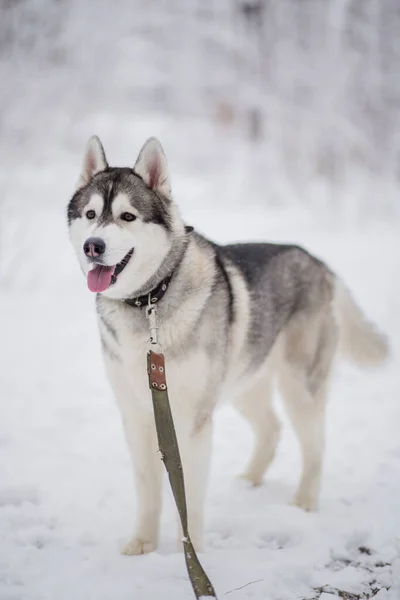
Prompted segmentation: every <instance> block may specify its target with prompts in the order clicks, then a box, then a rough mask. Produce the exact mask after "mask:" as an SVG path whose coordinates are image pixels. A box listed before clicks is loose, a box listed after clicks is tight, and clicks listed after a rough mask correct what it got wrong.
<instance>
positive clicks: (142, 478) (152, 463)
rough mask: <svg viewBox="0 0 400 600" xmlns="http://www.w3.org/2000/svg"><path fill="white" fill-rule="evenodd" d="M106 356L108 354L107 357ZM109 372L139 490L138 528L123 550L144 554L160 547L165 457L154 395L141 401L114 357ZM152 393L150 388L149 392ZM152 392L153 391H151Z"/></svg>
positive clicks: (144, 385)
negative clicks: (159, 442)
mask: <svg viewBox="0 0 400 600" xmlns="http://www.w3.org/2000/svg"><path fill="white" fill-rule="evenodd" d="M106 358H107V357H106ZM105 364H106V367H107V374H108V377H109V380H110V383H111V386H112V388H113V392H114V395H115V397H116V400H117V403H118V406H119V408H120V411H121V415H122V422H123V426H124V430H125V437H126V441H127V444H128V448H129V453H130V457H131V462H132V467H133V475H134V482H135V492H136V528H135V533H134V535H133V537H132V539H131V540H130V542H129V543H128V544H127V545H126V546H125V548H124V549H123V551H122V552H123V554H128V555H134V554H145V553H147V552H152V551H153V550H155V549H156V548H157V544H158V538H159V527H160V516H161V507H162V461H161V458H160V454H159V452H158V444H157V436H156V429H155V423H154V415H153V411H152V406H151V399H150V397H149V398H148V404H147V405H146V403H143V402H140V400H139V398H138V397H137V394H135V388H134V387H133V384H132V382H130V381H128V380H126V379H125V373H124V371H123V369H122V368H121V367H120V365H119V364H117V363H116V362H115V361H114V362H112V361H109V360H106V361H105ZM145 368H146V364H145V363H144V364H143V382H140V379H139V378H138V381H137V387H138V393H140V390H141V391H142V395H143V394H145V393H146V391H147V390H148V387H147V380H146V372H145ZM148 393H149V392H148ZM149 396H150V394H149Z"/></svg>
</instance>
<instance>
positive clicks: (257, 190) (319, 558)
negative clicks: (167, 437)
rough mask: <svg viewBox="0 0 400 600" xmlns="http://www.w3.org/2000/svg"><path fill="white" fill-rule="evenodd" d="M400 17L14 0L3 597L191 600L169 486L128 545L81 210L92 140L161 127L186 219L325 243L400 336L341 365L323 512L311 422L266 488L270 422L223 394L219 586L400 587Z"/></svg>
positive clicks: (340, 5) (3, 117)
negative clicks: (77, 236) (303, 459)
mask: <svg viewBox="0 0 400 600" xmlns="http://www.w3.org/2000/svg"><path fill="white" fill-rule="evenodd" d="M399 31H400V8H399V4H398V0H326V1H325V2H322V1H321V0H242V1H239V0H238V1H236V2H235V1H233V0H231V1H228V0H185V2H179V1H178V0H169V1H168V2H167V1H166V0H158V1H156V0H129V1H128V0H120V1H119V2H118V3H111V2H106V1H105V0H97V1H96V2H94V1H92V2H90V1H87V2H79V1H78V0H58V1H57V2H55V1H53V2H52V1H51V0H3V1H2V2H1V3H0V81H1V86H0V189H1V195H0V308H1V311H0V315H1V316H0V327H1V328H0V340H1V342H0V343H1V346H0V358H1V360H0V365H1V367H0V390H1V391H0V600H54V598H57V599H59V600H71V599H72V598H73V599H74V600H75V599H76V600H92V599H93V600H94V599H96V600H111V599H113V600H114V598H119V599H120V600H125V599H126V600H128V599H132V598H134V599H135V600H153V599H155V598H157V599H158V600H172V599H173V600H185V599H186V598H188V599H189V598H191V597H192V596H191V590H190V587H189V584H188V583H187V581H186V573H185V568H184V561H183V558H182V556H181V555H180V554H177V553H175V545H174V533H175V523H174V518H173V506H172V503H171V501H167V502H166V507H165V513H164V526H163V536H162V543H161V546H160V549H159V551H158V552H157V553H153V554H151V555H149V556H144V557H136V558H128V557H123V556H120V555H119V550H120V549H121V547H122V546H123V544H124V542H126V540H127V539H128V537H129V536H130V534H131V532H132V527H133V515H134V510H133V509H134V506H133V498H134V495H133V489H132V486H133V484H132V482H131V473H130V466H129V460H128V453H127V450H126V448H125V442H124V439H123V434H122V427H121V423H120V418H119V413H118V410H117V408H116V406H115V404H114V401H113V398H112V396H111V392H110V390H109V388H108V386H107V383H106V382H105V378H104V374H103V369H102V364H101V358H100V351H99V343H98V337H97V331H96V324H95V317H94V311H93V298H92V297H91V296H90V294H89V292H88V291H87V288H86V284H85V282H84V280H83V279H82V278H81V275H80V272H79V269H78V266H77V263H76V260H75V258H74V256H73V254H72V249H71V248H70V246H69V242H68V239H67V232H66V225H65V206H66V204H67V202H68V199H69V197H70V195H71V193H72V191H73V188H74V184H75V182H76V180H77V177H78V171H79V168H80V163H81V159H82V152H83V148H84V146H85V143H86V140H87V138H88V137H89V136H90V135H91V134H93V133H97V134H98V135H99V136H100V138H101V139H102V141H103V142H104V145H105V148H106V152H107V155H108V159H109V162H110V163H111V164H113V165H126V164H133V162H134V160H135V158H136V155H137V153H138V151H139V149H140V147H141V145H142V143H143V142H144V141H145V139H146V138H147V137H149V136H150V135H156V136H158V137H159V138H160V140H161V141H162V143H163V145H164V148H165V150H166V153H167V156H168V158H169V164H170V169H171V179H172V185H173V190H174V194H175V197H176V199H177V201H178V202H179V204H180V206H181V208H182V212H183V215H184V216H185V218H186V220H187V222H188V223H190V224H193V225H195V226H196V227H197V228H198V229H199V230H200V231H202V232H203V233H205V234H206V235H208V236H209V237H211V238H213V239H214V240H216V241H219V242H228V241H235V240H246V239H249V240H250V239H251V240H270V241H285V242H286V241H290V242H297V243H300V244H303V245H305V246H306V247H307V248H308V249H309V250H311V251H312V252H314V253H315V254H316V255H318V256H319V257H321V258H322V259H324V260H326V261H327V262H328V263H329V265H330V266H331V267H332V268H333V269H335V270H336V271H337V272H338V273H340V274H341V275H342V277H343V278H344V279H345V281H346V282H347V283H348V284H349V286H350V287H351V289H352V290H353V291H354V294H355V296H356V298H357V300H358V301H359V303H360V304H361V305H362V307H363V308H364V309H365V311H366V312H367V313H368V315H369V316H370V317H371V318H373V319H374V320H375V321H376V322H378V323H379V324H380V326H381V327H382V329H384V330H385V331H387V332H388V334H389V336H390V339H391V342H392V348H393V352H392V359H391V361H390V362H389V363H388V365H387V366H385V367H384V368H382V369H379V370H376V371H373V372H370V373H366V372H360V371H357V370H355V369H353V368H351V367H350V366H349V365H345V364H342V365H340V366H339V367H338V369H337V372H336V375H335V379H334V384H333V387H332V393H331V399H330V405H329V411H328V424H327V429H328V432H327V433H328V444H327V452H326V463H325V470H324V481H323V490H322V496H321V507H320V510H319V511H318V512H317V513H315V514H304V513H302V512H301V511H300V510H299V509H296V508H294V507H291V506H289V505H288V502H289V500H290V498H291V496H292V494H293V491H294V488H295V485H296V482H297V479H298V476H299V471H300V458H299V452H298V448H297V445H296V441H295V439H294V436H293V433H292V431H291V429H290V426H289V425H287V426H286V427H285V428H284V433H283V438H282V442H281V445H280V448H279V453H278V456H277V459H276V461H275V463H274V465H273V467H272V468H271V471H270V472H269V473H268V475H267V477H266V481H265V485H264V486H262V487H261V488H258V489H251V488H248V487H247V486H246V485H245V484H244V483H243V482H242V481H240V480H237V479H235V475H236V474H237V473H239V472H240V471H241V470H242V468H243V466H244V464H245V462H246V459H247V457H248V453H249V450H250V445H251V438H250V433H249V431H248V429H247V426H246V425H245V424H244V423H243V422H242V421H240V420H239V418H238V417H237V416H236V414H235V413H234V412H233V411H232V409H230V408H229V407H228V406H226V407H224V408H222V409H221V411H220V412H219V414H218V416H217V427H216V434H215V456H214V463H213V473H212V481H211V485H210V489H209V495H208V502H207V525H206V552H205V554H204V555H203V556H202V561H203V563H204V565H205V566H206V568H207V570H208V572H209V574H210V576H211V579H212V581H213V583H214V584H215V587H216V590H217V592H218V596H219V598H220V599H221V598H224V597H225V596H226V597H227V598H229V599H232V600H242V599H245V598H246V599H247V598H251V599H253V600H304V599H311V598H321V600H333V598H334V595H333V594H335V593H339V592H338V591H340V593H341V594H342V597H344V598H345V599H349V600H356V599H358V598H368V597H373V596H376V597H377V598H378V599H379V600H398V599H399V598H400V558H399V556H400V435H399V428H400V397H399V389H400V368H399V351H400V316H399V311H398V298H399V294H400V283H399V272H400V252H399V249H400V241H399V233H398V232H399V226H400V219H399V217H400V203H399V183H400V168H399V165H400V135H399V131H400V35H399V33H398V32H399ZM278 405H279V404H278ZM281 416H282V420H283V421H285V423H286V417H285V414H284V413H283V411H282V410H281ZM232 440H234V441H235V442H234V445H232ZM325 586H328V587H325ZM329 586H330V587H329Z"/></svg>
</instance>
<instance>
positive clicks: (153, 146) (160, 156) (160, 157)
mask: <svg viewBox="0 0 400 600" xmlns="http://www.w3.org/2000/svg"><path fill="white" fill-rule="evenodd" d="M133 170H134V172H135V173H136V175H139V177H141V178H142V179H143V181H144V182H145V184H146V185H147V187H149V188H150V189H152V190H156V191H157V192H160V193H161V194H163V195H164V196H166V197H167V198H170V197H171V186H170V183H169V178H168V165H167V159H166V157H165V154H164V150H163V148H162V146H161V144H160V142H159V141H158V140H157V139H156V138H154V137H152V138H150V139H148V140H147V142H146V143H145V145H144V146H143V148H142V149H141V151H140V154H139V156H138V159H137V161H136V163H135V166H134V168H133Z"/></svg>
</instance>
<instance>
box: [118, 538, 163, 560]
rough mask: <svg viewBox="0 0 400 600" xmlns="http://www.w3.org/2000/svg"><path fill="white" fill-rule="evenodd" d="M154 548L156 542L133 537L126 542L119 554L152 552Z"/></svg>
mask: <svg viewBox="0 0 400 600" xmlns="http://www.w3.org/2000/svg"><path fill="white" fill-rule="evenodd" d="M156 548H157V544H156V543H155V542H153V541H150V540H142V539H140V538H137V537H133V538H132V539H131V541H130V542H128V543H127V544H126V546H125V548H124V549H123V550H122V552H121V554H125V555H126V556H137V555H138V554H148V553H149V552H154V550H155V549H156Z"/></svg>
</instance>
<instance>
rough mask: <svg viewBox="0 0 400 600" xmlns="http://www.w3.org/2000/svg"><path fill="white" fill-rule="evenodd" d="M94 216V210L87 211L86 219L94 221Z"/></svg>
mask: <svg viewBox="0 0 400 600" xmlns="http://www.w3.org/2000/svg"><path fill="white" fill-rule="evenodd" d="M95 216H96V213H95V212H94V210H88V211H87V213H86V218H87V219H94V218H95Z"/></svg>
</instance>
